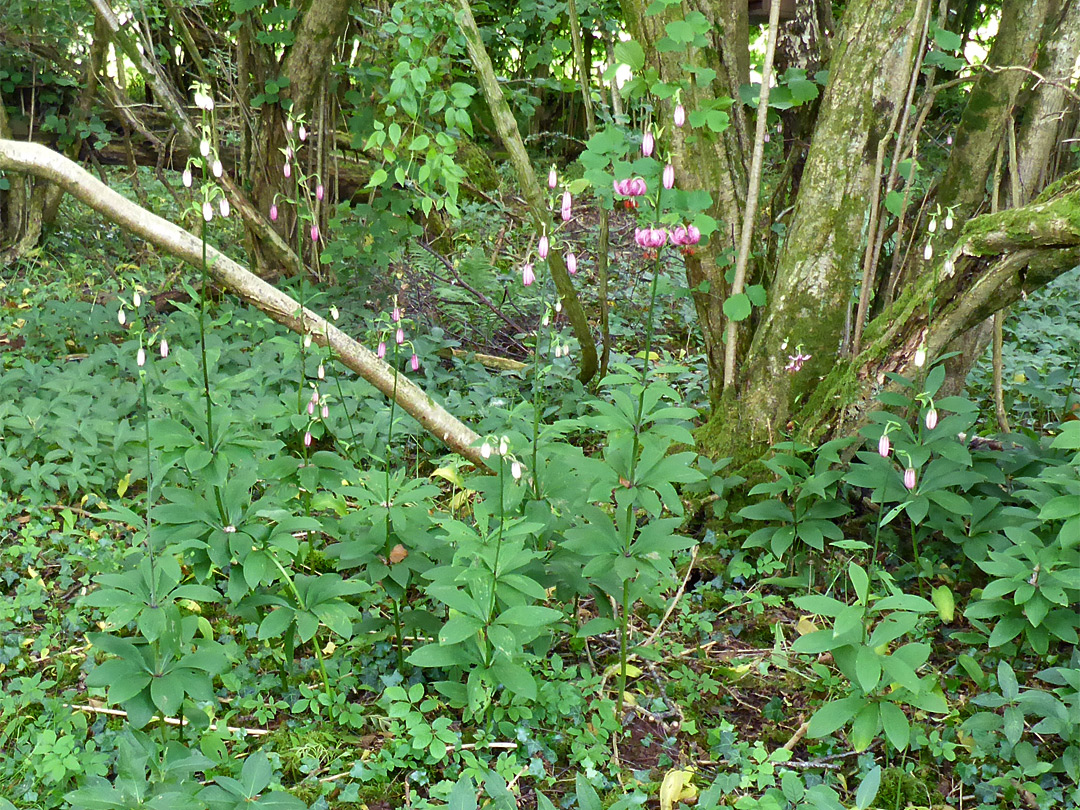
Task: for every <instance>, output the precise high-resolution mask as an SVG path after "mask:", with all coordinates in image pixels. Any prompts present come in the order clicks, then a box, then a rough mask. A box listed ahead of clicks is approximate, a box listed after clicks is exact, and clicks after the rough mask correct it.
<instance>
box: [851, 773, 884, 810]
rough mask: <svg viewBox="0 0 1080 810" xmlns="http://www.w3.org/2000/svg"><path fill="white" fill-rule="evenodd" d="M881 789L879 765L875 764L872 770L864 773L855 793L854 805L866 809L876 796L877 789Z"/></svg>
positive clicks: (861, 809)
mask: <svg viewBox="0 0 1080 810" xmlns="http://www.w3.org/2000/svg"><path fill="white" fill-rule="evenodd" d="M880 789H881V766H880V765H875V766H874V768H873V770H871V771H870V773H868V774H867V775H866V777H865V778H864V779H863V780H862V783H861V784H860V785H859V790H858V791H857V792H856V793H855V807H856V808H857V810H867V808H868V807H870V805H871V804H872V803H873V801H874V799H875V798H877V795H878V790H880Z"/></svg>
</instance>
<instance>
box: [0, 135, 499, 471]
mask: <svg viewBox="0 0 1080 810" xmlns="http://www.w3.org/2000/svg"><path fill="white" fill-rule="evenodd" d="M0 171H8V172H14V173H19V174H24V175H31V176H34V177H38V178H41V179H44V180H48V181H50V182H52V183H56V184H57V185H59V186H61V187H62V188H63V189H64V191H65V192H67V193H68V194H71V195H72V196H73V197H75V198H76V199H78V200H79V201H81V202H82V203H84V204H86V205H88V206H89V207H91V208H93V209H94V210H95V211H97V212H98V213H100V214H101V215H102V216H104V217H106V218H107V219H109V220H111V221H112V222H115V223H116V224H117V225H119V226H121V227H122V228H124V229H125V230H127V231H129V232H130V233H133V234H136V235H138V236H141V237H142V238H144V239H146V240H147V241H148V242H150V243H151V244H153V245H154V246H155V247H157V248H159V249H161V250H163V251H165V252H167V253H170V254H172V255H173V256H176V257H177V258H179V259H182V260H183V261H185V262H187V263H189V264H191V265H193V266H196V267H201V266H202V256H203V246H202V242H201V241H200V240H199V239H197V238H196V237H195V236H193V235H192V234H190V233H188V232H187V231H185V230H184V229H183V228H181V227H179V226H178V225H174V224H173V223H171V222H169V221H167V220H165V219H162V218H161V217H159V216H156V215H155V214H152V213H150V212H149V211H146V210H144V209H142V208H140V207H139V206H137V205H136V204H135V203H133V202H131V201H130V200H127V199H125V198H124V197H122V196H121V195H120V194H118V193H116V192H115V191H113V190H112V189H110V188H109V187H108V186H106V185H105V184H104V183H102V182H101V181H99V180H97V179H96V178H94V177H93V176H91V175H90V174H89V173H88V172H87V171H86V170H84V169H83V168H82V167H81V166H79V165H78V164H76V163H73V162H72V161H70V160H68V159H67V158H65V157H64V156H63V155H60V154H58V153H57V152H54V151H52V150H51V149H48V148H46V147H44V146H41V145H40V144H34V143H22V142H19V141H10V140H0ZM206 254H207V263H208V265H207V269H208V270H209V272H210V274H211V276H212V277H213V278H214V280H215V281H217V282H218V283H219V284H221V285H222V286H223V287H225V288H227V289H229V290H232V291H233V292H234V293H236V294H237V295H239V296H240V297H241V298H243V299H244V300H245V301H247V302H249V303H250V304H252V305H254V306H255V307H257V308H259V309H260V310H262V311H263V312H265V313H266V314H267V315H269V316H270V317H271V318H272V319H273V320H275V321H277V322H278V323H280V324H282V325H284V326H286V327H288V328H289V329H291V330H293V331H294V332H297V333H298V334H309V335H311V339H312V341H313V342H315V343H316V344H318V345H320V346H328V347H330V348H331V349H332V350H333V351H334V353H335V354H336V355H337V357H338V358H339V359H340V360H341V362H342V363H343V364H344V365H345V366H346V367H348V368H350V369H352V370H353V371H355V372H356V373H357V374H359V375H360V376H361V377H363V378H364V379H365V380H367V381H368V382H370V383H371V384H372V385H374V386H375V387H376V388H378V389H379V390H380V391H381V392H382V393H383V394H385V395H386V396H388V397H394V396H395V393H396V399H397V403H398V405H400V406H401V408H402V409H403V410H404V411H406V412H407V413H409V414H410V415H411V416H413V417H414V418H415V419H416V420H417V421H418V422H419V423H420V424H421V425H422V426H423V427H424V428H425V429H426V430H427V431H428V432H430V433H431V435H433V436H434V437H435V438H436V439H438V440H440V441H442V442H443V443H444V444H445V445H446V446H447V447H449V448H450V449H451V450H453V451H454V452H456V453H460V454H461V455H462V456H464V457H465V458H467V459H469V460H470V461H472V462H473V463H474V464H476V465H477V466H479V467H486V463H485V462H484V459H483V458H482V456H481V455H480V449H479V447H477V446H476V444H477V442H478V441H479V436H477V434H476V433H475V432H474V431H473V430H472V429H471V428H469V427H468V426H467V425H465V424H463V423H462V422H460V421H458V420H457V419H456V418H455V417H454V416H452V415H451V414H450V413H449V412H447V411H446V409H444V408H443V407H442V406H441V405H439V404H438V403H436V402H435V401H434V400H433V399H432V398H431V397H430V396H428V395H427V394H426V393H424V391H423V390H422V389H421V388H420V387H419V386H417V385H416V384H415V383H413V382H412V381H411V380H409V379H408V378H406V377H404V376H403V375H401V374H400V373H399V372H397V371H396V370H395V369H393V368H391V367H390V366H389V365H388V364H387V363H385V362H383V361H382V360H380V359H379V358H377V357H376V356H375V354H374V353H373V352H371V351H370V350H369V349H368V348H367V347H366V346H363V345H362V344H360V343H358V342H357V341H355V340H354V339H353V338H351V337H349V336H348V335H347V334H345V333H344V332H342V331H341V330H340V329H338V328H337V327H336V326H334V325H333V324H332V323H330V322H329V321H327V320H325V319H324V318H322V317H321V316H320V315H318V314H316V313H315V312H313V311H311V310H309V309H307V308H302V307H301V306H300V304H299V303H297V302H296V301H295V300H294V299H293V298H291V297H289V296H288V295H286V294H285V293H283V292H281V291H280V290H278V289H277V288H275V287H273V286H272V285H271V284H269V283H267V282H266V281H264V280H263V279H261V278H259V277H258V276H256V275H255V274H253V273H251V272H250V271H248V270H246V269H245V268H244V267H242V266H241V265H239V264H237V263H236V262H234V261H233V260H232V259H230V258H229V257H227V256H225V255H224V254H222V253H220V252H219V251H218V250H216V249H215V248H213V247H210V246H209V245H208V246H207V248H206ZM395 378H396V382H395ZM395 388H396V392H395Z"/></svg>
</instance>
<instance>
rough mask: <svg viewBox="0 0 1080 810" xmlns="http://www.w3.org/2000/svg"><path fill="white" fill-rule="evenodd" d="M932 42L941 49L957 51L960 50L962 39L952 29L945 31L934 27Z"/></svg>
mask: <svg viewBox="0 0 1080 810" xmlns="http://www.w3.org/2000/svg"><path fill="white" fill-rule="evenodd" d="M934 44H935V45H937V46H938V47H939V48H941V50H943V51H953V52H955V51H958V50H960V46H961V44H963V39H962V38H961V37H960V35H959V34H957V33H954V32H953V31H946V30H945V29H944V28H937V27H935V28H934Z"/></svg>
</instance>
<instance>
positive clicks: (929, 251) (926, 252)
mask: <svg viewBox="0 0 1080 810" xmlns="http://www.w3.org/2000/svg"><path fill="white" fill-rule="evenodd" d="M922 257H923V258H924V259H926V261H930V260H931V259H932V258H934V246H933V245H931V244H930V243H929V242H927V243H926V247H924V248H923V252H922Z"/></svg>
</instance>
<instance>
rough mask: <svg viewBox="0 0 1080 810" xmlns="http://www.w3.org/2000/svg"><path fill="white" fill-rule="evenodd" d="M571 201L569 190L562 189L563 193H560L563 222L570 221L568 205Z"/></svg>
mask: <svg viewBox="0 0 1080 810" xmlns="http://www.w3.org/2000/svg"><path fill="white" fill-rule="evenodd" d="M571 203H572V200H571V197H570V192H569V191H564V192H563V195H562V219H563V222H569V221H570V216H571V212H570V206H571Z"/></svg>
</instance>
